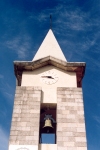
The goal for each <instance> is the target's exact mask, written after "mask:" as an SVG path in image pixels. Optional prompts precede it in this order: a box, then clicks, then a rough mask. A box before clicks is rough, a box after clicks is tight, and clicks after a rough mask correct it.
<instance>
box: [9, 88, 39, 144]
mask: <svg viewBox="0 0 100 150" xmlns="http://www.w3.org/2000/svg"><path fill="white" fill-rule="evenodd" d="M40 101H41V88H40V87H21V86H18V87H16V93H15V101H14V109H13V116H12V124H11V132H10V143H9V144H12V145H16V144H18V145H38V141H39V119H40Z"/></svg>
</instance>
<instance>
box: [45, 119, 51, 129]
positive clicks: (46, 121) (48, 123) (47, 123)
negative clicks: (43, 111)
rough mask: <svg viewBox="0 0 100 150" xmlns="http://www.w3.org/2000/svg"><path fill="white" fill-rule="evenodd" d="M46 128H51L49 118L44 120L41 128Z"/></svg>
mask: <svg viewBox="0 0 100 150" xmlns="http://www.w3.org/2000/svg"><path fill="white" fill-rule="evenodd" d="M46 127H49V128H53V126H52V123H51V120H50V119H49V118H48V119H46V120H45V124H44V126H43V128H46Z"/></svg>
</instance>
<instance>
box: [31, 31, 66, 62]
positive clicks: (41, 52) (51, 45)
mask: <svg viewBox="0 0 100 150" xmlns="http://www.w3.org/2000/svg"><path fill="white" fill-rule="evenodd" d="M47 56H53V57H56V58H58V59H61V60H63V61H67V60H66V58H65V56H64V54H63V52H62V50H61V48H60V46H59V44H58V42H57V40H56V38H55V36H54V34H53V32H52V30H51V29H50V30H49V31H48V33H47V35H46V37H45V39H44V40H43V42H42V44H41V45H40V47H39V49H38V51H37V53H36V54H35V56H34V58H33V60H32V61H35V60H38V59H41V58H44V57H47Z"/></svg>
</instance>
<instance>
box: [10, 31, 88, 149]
mask: <svg viewBox="0 0 100 150" xmlns="http://www.w3.org/2000/svg"><path fill="white" fill-rule="evenodd" d="M85 66H86V65H85V63H84V62H67V60H66V58H65V56H64V54H63V52H62V50H61V48H60V46H59V44H58V42H57V40H56V38H55V36H54V34H53V32H52V30H51V29H50V30H49V31H48V33H47V35H46V37H45V39H44V41H43V42H42V44H41V46H40V48H39V49H38V51H37V53H36V55H35V56H34V58H33V60H32V61H14V70H15V76H16V79H17V85H16V92H15V99H14V108H13V115H12V123H11V131H10V138H9V150H51V149H52V150H87V143H86V131H85V120H84V105H83V94H82V78H83V76H84V72H85Z"/></svg>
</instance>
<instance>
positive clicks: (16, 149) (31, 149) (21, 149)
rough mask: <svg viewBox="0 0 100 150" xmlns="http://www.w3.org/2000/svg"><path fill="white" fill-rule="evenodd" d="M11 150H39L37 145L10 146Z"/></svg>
mask: <svg viewBox="0 0 100 150" xmlns="http://www.w3.org/2000/svg"><path fill="white" fill-rule="evenodd" d="M9 150H38V146H37V145H10V146H9Z"/></svg>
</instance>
